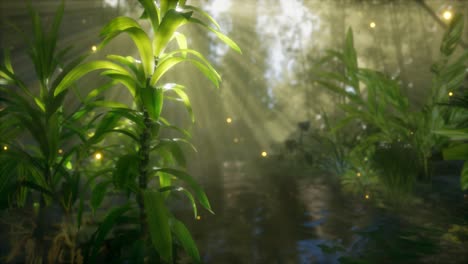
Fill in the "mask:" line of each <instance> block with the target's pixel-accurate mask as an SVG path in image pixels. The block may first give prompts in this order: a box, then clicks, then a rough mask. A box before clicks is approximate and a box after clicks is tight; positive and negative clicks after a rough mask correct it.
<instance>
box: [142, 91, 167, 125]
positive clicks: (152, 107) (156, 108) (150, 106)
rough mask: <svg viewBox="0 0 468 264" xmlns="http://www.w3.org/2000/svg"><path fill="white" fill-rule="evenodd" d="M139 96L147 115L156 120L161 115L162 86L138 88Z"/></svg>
mask: <svg viewBox="0 0 468 264" xmlns="http://www.w3.org/2000/svg"><path fill="white" fill-rule="evenodd" d="M140 93H141V95H140V98H141V101H142V103H143V105H144V106H145V109H146V110H147V111H148V114H149V116H150V117H151V118H152V119H153V120H155V121H157V120H158V119H159V116H160V115H161V111H162V107H163V101H164V93H163V89H162V88H153V87H146V88H143V89H140Z"/></svg>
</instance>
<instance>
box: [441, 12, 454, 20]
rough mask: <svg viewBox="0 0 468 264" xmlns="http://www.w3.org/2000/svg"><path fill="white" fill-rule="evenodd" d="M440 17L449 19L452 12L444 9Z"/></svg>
mask: <svg viewBox="0 0 468 264" xmlns="http://www.w3.org/2000/svg"><path fill="white" fill-rule="evenodd" d="M442 17H443V18H444V19H445V20H450V19H451V18H452V12H450V10H445V11H444V13H443V14H442Z"/></svg>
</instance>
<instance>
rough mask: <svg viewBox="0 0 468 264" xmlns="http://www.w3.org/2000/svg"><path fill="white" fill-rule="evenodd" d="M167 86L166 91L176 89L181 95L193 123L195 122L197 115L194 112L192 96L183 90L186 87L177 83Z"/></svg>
mask: <svg viewBox="0 0 468 264" xmlns="http://www.w3.org/2000/svg"><path fill="white" fill-rule="evenodd" d="M166 87H167V88H166V91H174V92H175V93H176V94H177V95H178V96H179V98H180V100H181V101H182V103H183V104H184V105H185V108H186V109H187V112H188V113H189V115H190V118H191V120H192V123H193V122H195V115H194V114H193V110H192V104H191V103H190V98H189V97H188V95H187V93H186V92H185V91H184V90H183V89H184V88H185V87H184V86H182V85H177V84H174V85H167V86H166Z"/></svg>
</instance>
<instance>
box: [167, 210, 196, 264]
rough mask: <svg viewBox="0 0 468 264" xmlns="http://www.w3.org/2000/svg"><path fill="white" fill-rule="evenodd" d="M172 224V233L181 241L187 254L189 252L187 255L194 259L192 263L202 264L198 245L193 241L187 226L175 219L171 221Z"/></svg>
mask: <svg viewBox="0 0 468 264" xmlns="http://www.w3.org/2000/svg"><path fill="white" fill-rule="evenodd" d="M171 224H172V232H174V235H175V237H176V238H177V239H178V240H179V242H180V244H181V245H182V247H183V248H184V250H185V252H187V254H188V255H189V256H190V257H191V258H192V261H194V262H195V263H201V260H200V254H199V253H198V249H197V245H196V244H195V242H194V241H193V238H192V236H191V235H190V232H189V231H188V229H187V228H186V227H185V225H184V224H183V223H182V222H180V221H179V220H177V219H175V218H172V219H171Z"/></svg>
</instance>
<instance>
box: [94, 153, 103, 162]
mask: <svg viewBox="0 0 468 264" xmlns="http://www.w3.org/2000/svg"><path fill="white" fill-rule="evenodd" d="M94 158H95V159H96V160H101V159H102V153H101V152H96V153H95V154H94Z"/></svg>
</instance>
